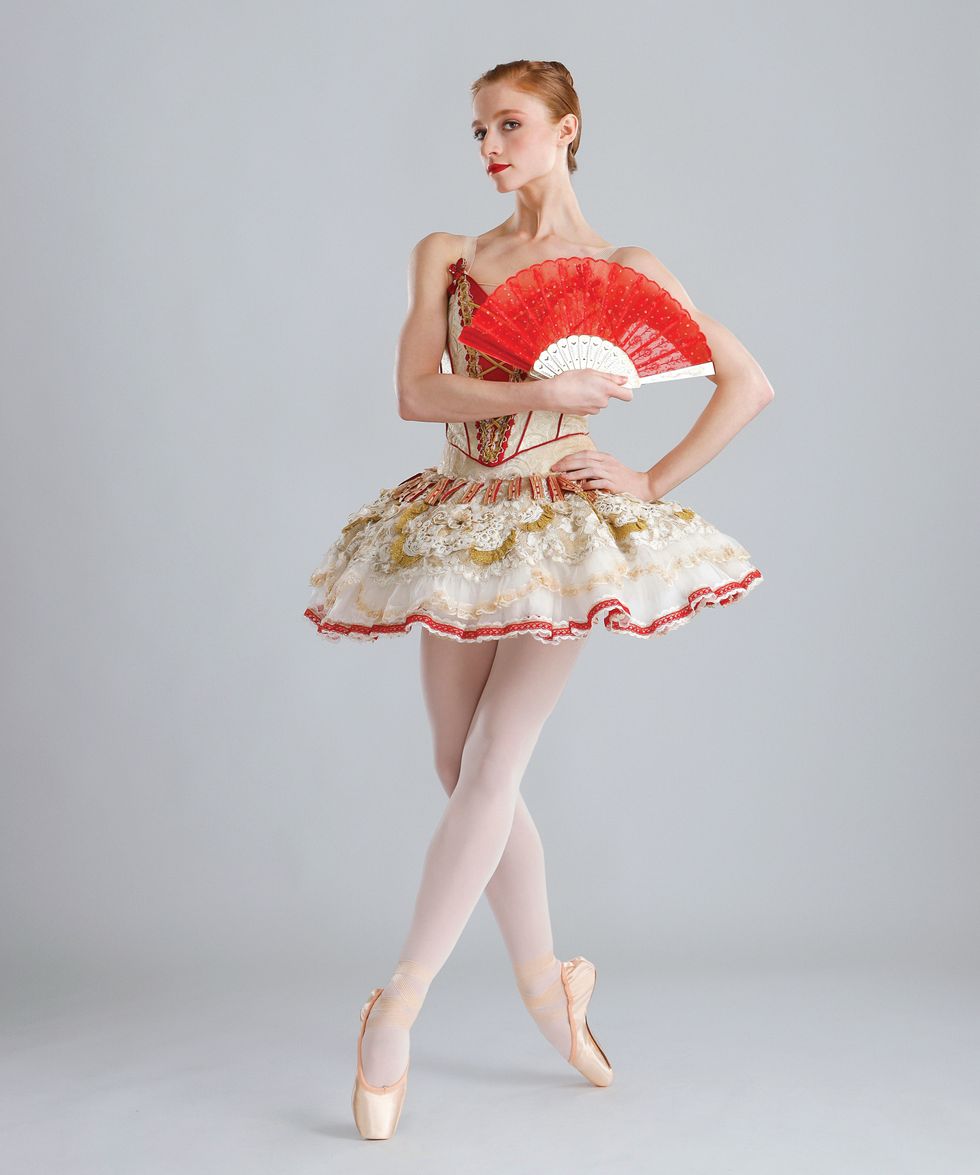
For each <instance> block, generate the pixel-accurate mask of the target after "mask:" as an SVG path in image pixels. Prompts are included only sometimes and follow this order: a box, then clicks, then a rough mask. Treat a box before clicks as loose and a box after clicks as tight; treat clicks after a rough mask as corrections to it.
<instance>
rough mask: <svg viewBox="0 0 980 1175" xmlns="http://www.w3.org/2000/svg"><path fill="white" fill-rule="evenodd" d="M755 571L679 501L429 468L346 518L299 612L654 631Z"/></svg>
mask: <svg viewBox="0 0 980 1175" xmlns="http://www.w3.org/2000/svg"><path fill="white" fill-rule="evenodd" d="M761 582H762V573H761V571H759V570H758V568H756V567H755V566H754V565H753V563H752V561H751V557H750V556H749V553H748V551H746V550H745V548H744V547H743V546H742V545H741V543H739V542H738V541H737V540H736V539H734V538H732V537H731V536H729V535H726V534H723V533H722V532H721V531H719V530H718V529H716V527H714V526H713V525H712V524H711V523H710V522H708V520H707V519H705V518H703V517H702V516H701V515H700V514H698V513H697V511H695V510H693V509H691V508H690V507H688V506H683V505H681V504H680V503H678V502H673V501H668V500H659V501H656V502H646V501H642V500H641V499H639V498H636V497H634V496H633V495H631V494H625V493H608V492H604V491H602V490H588V491H587V492H585V491H583V489H582V487H581V486H580V485H578V483H574V482H572V481H571V480H570V479H568V478H566V477H565V476H563V475H562V474H547V475H545V474H531V475H530V476H515V477H513V478H509V479H493V478H485V479H477V480H467V479H465V478H459V477H453V476H451V475H450V476H447V475H445V474H444V473H443V472H442V470H441V469H440V468H438V467H435V466H432V467H430V468H427V469H424V470H422V471H421V472H419V473H416V474H413V476H412V477H410V478H407V479H406V480H405V481H403V482H401V483H400V484H399V485H398V486H395V487H393V488H390V489H382V490H380V492H379V493H378V495H377V497H375V498H374V499H373V501H370V502H367V503H365V504H364V505H363V506H361V507H360V509H358V510H357V511H355V512H354V513H353V514H351V515H350V516H349V519H348V521H347V524H346V525H345V526H344V528H343V530H342V531H341V533H340V535H339V536H338V537H337V539H336V540H335V541H334V543H333V544H332V545H331V546H330V548H329V550H328V551H327V552H326V554H325V555H324V557H323V559H322V560H321V562H320V565H319V566H318V567H317V568H316V569H315V570H314V571H313V573H312V575H311V576H310V585H311V586H312V588H313V595H312V598H311V599H310V601H309V604H308V606H307V608H306V610H305V613H304V615H305V616H306V617H307V618H308V619H309V620H310V621H312V623H313V624H314V625H315V626H316V630H317V632H319V633H320V634H321V635H322V636H324V637H326V638H327V639H329V640H338V639H340V638H341V637H348V638H352V639H355V640H367V641H374V640H377V639H378V637H380V636H402V635H404V634H405V633H407V632H409V631H410V630H411V629H412V628H413V627H414V626H415V625H422V626H423V627H425V628H427V629H429V630H430V631H432V632H434V633H438V634H439V635H441V636H446V637H449V638H451V639H453V640H457V641H480V640H495V639H498V638H501V637H509V636H517V635H520V634H521V633H526V634H528V635H530V636H532V637H534V638H535V639H536V640H539V641H543V642H546V643H550V642H553V641H556V640H565V639H575V638H582V637H584V636H587V635H588V634H589V632H590V631H591V629H592V628H593V627H596V626H597V625H598V623H599V621H600V619H601V621H602V624H603V625H604V626H605V628H606V629H608V630H609V631H610V632H619V633H628V634H629V635H631V636H637V637H652V636H662V635H663V634H664V633H667V632H669V631H670V630H671V629H674V628H677V627H678V626H680V625H682V624H686V623H687V622H688V621H689V620H690V619H691V617H692V616H694V614H695V613H696V612H698V611H700V610H701V609H703V608H710V607H714V606H715V605H723V604H731V603H734V602H735V601H736V600H740V599H741V598H742V597H743V596H744V595H745V594H746V593H747V592H749V591H750V590H751V589H752V588H753V587H754V586H755V585H756V584H758V583H761Z"/></svg>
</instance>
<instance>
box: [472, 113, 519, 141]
mask: <svg viewBox="0 0 980 1175" xmlns="http://www.w3.org/2000/svg"><path fill="white" fill-rule="evenodd" d="M508 123H511V124H512V125H513V126H520V125H521V124H520V123H519V122H518V121H517V119H516V118H507V119H505V120H504V126H507V124H508ZM485 134H486V131H481V130H476V131H474V132H473V138H474V139H476V140H477V142H479V139H480V136H481V135H485Z"/></svg>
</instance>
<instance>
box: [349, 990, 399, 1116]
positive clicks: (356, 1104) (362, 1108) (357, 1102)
mask: <svg viewBox="0 0 980 1175" xmlns="http://www.w3.org/2000/svg"><path fill="white" fill-rule="evenodd" d="M382 991H384V988H382V987H376V988H374V989H373V991H372V992H371V994H370V996H369V997H368V998H367V999H366V1000H365V1002H364V1006H363V1007H362V1008H361V1030H360V1032H359V1033H358V1037H357V1074H356V1076H355V1077H354V1090H353V1093H352V1094H351V1108H352V1109H353V1111H354V1122H355V1124H356V1126H357V1130H358V1133H359V1134H360V1136H361V1138H391V1136H392V1135H393V1134H394V1133H395V1130H396V1128H397V1126H398V1119H399V1118H400V1117H401V1112H402V1106H403V1105H404V1104H405V1091H406V1089H407V1087H408V1070H409V1065H406V1066H405V1072H404V1073H403V1074H402V1075H401V1077H399V1078H398V1080H397V1081H396V1082H395V1083H394V1084H393V1085H372V1084H371V1083H370V1082H369V1081H367V1080H366V1078H365V1076H364V1067H363V1065H362V1063H361V1041H362V1040H363V1039H364V1029H365V1028H366V1027H367V1018H368V1015H369V1014H370V1012H371V1009H372V1008H373V1007H374V1005H375V1003H376V1002H377V999H378V996H380V995H381V993H382ZM410 1063H411V1062H409V1064H410Z"/></svg>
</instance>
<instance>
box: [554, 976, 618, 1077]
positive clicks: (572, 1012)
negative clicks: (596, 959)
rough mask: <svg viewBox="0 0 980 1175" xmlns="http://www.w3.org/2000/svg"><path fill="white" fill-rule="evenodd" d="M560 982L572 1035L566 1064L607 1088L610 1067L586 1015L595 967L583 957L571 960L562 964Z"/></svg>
mask: <svg viewBox="0 0 980 1175" xmlns="http://www.w3.org/2000/svg"><path fill="white" fill-rule="evenodd" d="M561 981H562V984H563V985H564V988H565V995H566V997H567V1000H568V1026H569V1028H570V1029H571V1035H572V1050H571V1053H570V1054H569V1056H568V1063H569V1064H570V1065H574V1066H575V1068H576V1069H578V1071H579V1072H580V1073H581V1074H582V1076H583V1077H587V1078H588V1079H589V1081H591V1082H592V1084H593V1085H609V1084H610V1082H611V1081H612V1079H613V1069H612V1065H610V1064H609V1058H608V1057H607V1056H606V1054H605V1053H604V1052H603V1051H602V1049H601V1048H600V1047H599V1043H598V1041H597V1040H596V1038H595V1037H594V1036H593V1035H592V1033H591V1031H590V1030H589V1021H588V1018H587V1016H586V1014H585V1013H586V1009H587V1008H588V1006H589V1000H590V999H591V998H592V993H593V992H594V991H595V983H596V969H595V966H594V965H593V964H592V963H590V962H589V960H588V959H586V958H584V957H583V956H582V955H576V956H575V958H574V959H569V960H568V961H567V962H564V963H562V965H561Z"/></svg>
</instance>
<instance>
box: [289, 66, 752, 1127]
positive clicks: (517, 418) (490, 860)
mask: <svg viewBox="0 0 980 1175" xmlns="http://www.w3.org/2000/svg"><path fill="white" fill-rule="evenodd" d="M472 95H473V113H474V119H473V135H474V139H475V141H476V143H477V154H478V158H479V162H480V166H481V168H482V170H483V171H484V173H485V175H486V180H485V182H487V183H491V184H493V185H494V186H495V187H496V189H497V191H499V192H501V193H512V194H513V200H514V211H513V212H512V214H511V215H510V216H509V217H508V218H507V219H506V220H505V221H504V222H503V223H502V224H500V225H499V226H498V227H496V228H494V229H491V230H490V231H489V232H487V233H484V234H483V235H481V236H477V237H459V236H456V235H454V234H451V233H442V232H436V233H431V234H429V235H428V236H427V237H425V238H423V240H421V241H419V243H418V244H417V245H416V246H415V249H414V250H413V252H412V256H411V260H410V267H409V273H410V290H411V297H410V308H409V312H408V317H407V320H406V322H405V325H404V328H403V330H402V333H401V337H400V340H399V346H398V358H397V365H396V382H397V390H398V397H399V405H400V414H401V416H402V417H403V418H404V419H406V420H424V421H433V422H443V423H444V426H445V434H446V443H445V448H444V451H443V454H442V459H441V461H440V463H439V464H438V465H436V466H430V467H428V468H426V469H424V470H422V471H420V472H419V473H416V474H414V475H413V476H412V477H409V478H407V479H406V480H405V481H403V482H401V483H400V484H399V485H398V486H396V487H395V488H394V489H384V490H382V491H381V492H380V493H379V495H378V497H377V498H375V499H374V501H372V502H369V503H367V504H366V505H364V506H362V507H361V508H360V509H359V510H358V511H357V512H356V513H355V514H353V515H351V516H350V520H349V521H348V523H347V525H346V526H345V527H344V529H343V531H342V533H341V535H340V537H339V538H338V539H337V540H336V541H335V542H334V544H333V546H332V547H331V548H330V550H329V551H328V553H327V555H326V556H325V557H324V559H323V561H322V563H321V566H320V567H319V568H317V570H316V571H314V573H313V575H312V576H311V580H310V582H311V585H312V586H313V588H314V593H313V598H312V599H311V601H310V604H309V606H308V607H307V609H306V612H305V615H306V616H307V617H308V618H309V619H310V620H311V621H312V622H313V623H314V624H315V625H316V628H317V631H318V632H320V633H321V634H323V635H324V636H325V637H328V638H330V639H340V638H342V637H350V638H354V639H361V640H368V641H375V640H377V639H378V637H379V636H382V635H389V636H391V635H401V634H404V633H406V632H408V631H410V630H411V629H412V628H413V627H414V626H415V625H416V624H417V625H419V626H420V628H421V633H420V642H421V672H422V686H423V691H424V695H425V701H426V706H427V710H428V714H429V717H430V720H431V724H432V738H433V747H434V758H435V765H436V773H437V775H438V777H439V780H440V781H441V783H442V786H443V787H444V788H445V790H446V791H447V792H448V793H449V801H448V803H447V804H446V808H445V811H444V813H443V816H442V818H441V820H440V822H439V824H438V827H437V828H436V830H435V834H434V836H433V838H432V841H431V844H430V845H429V848H428V852H427V855H426V858H425V866H424V870H423V874H422V879H421V885H420V887H419V890H418V896H417V899H416V902H415V910H414V915H413V918H412V922H411V926H410V927H409V930H408V935H407V937H406V938H405V940H404V942H403V944H402V947H401V950H400V952H399V956H398V961H397V965H396V967H395V970H394V973H393V974H392V976H391V978H390V979H389V981H388V982H387V983H386V984H385V985H384V987H377V988H374V989H373V991H372V992H371V994H370V996H369V998H368V1000H367V1001H366V1002H365V1004H364V1006H363V1007H362V1009H361V1023H360V1033H359V1036H358V1040H357V1073H356V1077H355V1082H354V1092H353V1109H354V1118H355V1122H356V1125H357V1127H358V1130H359V1132H360V1134H361V1136H362V1137H364V1138H389V1137H391V1135H392V1134H393V1133H394V1131H395V1128H396V1126H397V1124H398V1119H399V1117H400V1115H401V1109H402V1105H403V1102H404V1097H405V1091H406V1083H407V1079H408V1058H409V1030H410V1028H411V1027H412V1024H413V1022H414V1020H415V1018H416V1016H417V1015H418V1012H419V1010H420V1008H421V1006H422V1002H423V1000H424V998H425V995H426V993H427V991H428V988H429V985H430V983H431V982H432V979H433V978H434V976H435V975H436V973H437V972H438V971H439V970H440V968H441V967H442V965H443V964H444V963H445V962H446V959H447V958H448V957H449V955H450V953H451V952H452V950H453V947H454V946H455V944H456V942H457V941H458V939H459V937H460V935H461V933H462V931H463V928H464V926H465V925H466V923H467V921H468V919H469V917H470V915H471V913H472V912H473V910H474V908H475V906H476V903H477V901H478V900H479V898H480V895H481V894H482V893H483V892H484V890H486V893H487V897H488V899H489V902H490V906H491V908H492V910H493V913H494V916H495V918H496V921H497V923H498V925H499V927H500V931H501V933H502V935H503V937H504V941H505V943H506V947H507V951H508V953H509V956H510V959H511V961H512V963H513V968H514V975H515V979H516V982H517V986H518V989H519V991H520V993H521V996H522V998H523V1000H524V1002H525V1004H526V1006H527V1008H528V1011H529V1012H530V1014H531V1016H532V1017H533V1018H534V1020H535V1022H536V1023H537V1025H538V1027H539V1028H540V1030H541V1032H542V1033H543V1034H544V1036H545V1037H546V1038H547V1040H548V1041H549V1042H550V1043H551V1044H552V1045H553V1046H554V1047H555V1048H556V1049H557V1050H558V1052H559V1054H560V1055H561V1056H562V1057H564V1058H565V1059H566V1060H568V1061H569V1062H570V1063H571V1064H572V1065H574V1066H575V1068H576V1069H578V1070H579V1071H580V1072H581V1073H582V1074H583V1075H584V1076H585V1077H587V1078H588V1079H589V1080H590V1081H592V1082H593V1083H594V1084H596V1085H608V1084H609V1082H610V1081H611V1080H612V1067H611V1066H610V1064H609V1061H608V1059H607V1058H606V1055H605V1054H604V1053H603V1052H602V1050H601V1049H600V1048H599V1046H598V1044H597V1043H596V1041H595V1038H594V1037H593V1036H592V1034H591V1032H590V1031H589V1027H588V1023H587V1021H586V1017H585V1013H586V1008H587V1005H588V1003H589V999H590V997H591V995H592V990H593V987H594V985H595V975H596V971H595V967H594V966H593V964H592V963H591V962H589V960H587V959H585V958H583V957H582V956H576V957H575V958H574V959H570V960H567V961H562V960H560V959H558V958H557V956H556V955H555V953H554V942H553V936H552V928H551V920H550V916H549V912H548V899H547V891H546V884H545V866H544V856H543V852H542V846H541V840H540V838H539V836H538V832H537V829H536V827H535V824H534V821H533V820H532V818H531V814H530V812H529V811H528V809H527V805H526V804H525V802H524V799H523V797H522V796H521V794H520V784H521V779H522V777H523V775H524V771H525V768H526V767H527V764H528V761H529V759H530V757H531V754H532V752H533V750H534V747H535V744H536V742H537V740H538V736H539V734H540V732H541V729H542V727H543V725H544V722H545V720H546V718H547V717H548V715H549V714H550V713H551V711H552V710H553V709H554V707H555V705H556V703H557V701H558V699H559V697H560V695H561V692H562V689H563V687H564V685H565V683H566V681H567V680H568V677H569V674H570V673H571V671H572V667H573V666H574V664H575V662H576V660H577V658H578V655H579V652H580V650H581V648H582V647H583V642H584V638H585V637H587V636H588V634H589V633H590V631H591V630H592V628H593V627H594V626H595V625H596V624H597V623H598V620H599V619H600V617H601V618H602V621H603V624H604V626H605V627H606V629H607V630H609V631H612V632H618V633H628V634H631V635H634V636H639V637H652V636H660V635H662V634H664V633H666V632H668V631H670V630H672V629H674V628H675V627H677V626H679V625H682V624H685V623H687V621H688V620H690V619H691V617H692V616H693V615H694V613H695V612H696V611H699V610H700V609H702V608H704V607H709V606H714V605H722V604H729V603H732V602H733V601H735V600H738V599H741V598H742V597H743V596H744V595H745V593H746V592H748V591H749V590H750V589H751V588H752V587H754V586H755V585H756V584H757V583H760V582H761V581H762V574H761V572H760V571H759V570H758V569H757V568H756V567H755V566H754V565H753V563H752V561H751V559H750V556H749V553H748V551H746V550H745V549H744V548H743V547H742V546H741V544H739V543H738V542H737V541H736V540H735V539H733V538H731V537H730V536H728V535H726V534H723V533H721V532H720V531H719V530H717V529H716V528H715V527H714V526H713V525H712V524H711V523H710V522H708V521H707V520H706V519H705V518H703V517H701V515H699V514H698V513H696V511H694V510H693V509H691V508H690V507H686V506H682V505H681V504H680V503H678V502H674V501H672V500H669V499H666V498H664V496H663V495H664V494H667V493H669V492H670V491H671V490H672V489H673V488H674V487H675V486H676V485H678V484H679V483H680V482H682V481H684V480H685V478H687V477H690V476H691V474H692V473H695V472H696V471H697V470H698V469H700V468H701V467H702V466H703V465H705V464H706V463H707V462H708V461H710V460H711V458H712V457H714V456H716V454H717V453H718V452H719V451H720V450H721V449H722V448H723V447H724V446H725V445H726V444H727V443H728V441H730V440H731V439H732V437H733V436H734V435H735V434H736V433H737V432H738V431H739V430H740V429H741V428H743V427H744V426H745V425H746V424H747V423H748V422H749V421H750V420H751V419H752V418H753V417H754V416H755V415H756V414H757V413H758V412H759V411H760V410H761V409H762V408H763V407H764V405H766V404H767V403H768V402H769V401H770V400H771V399H772V395H773V392H772V388H771V387H770V385H769V382H768V380H767V379H766V377H765V375H764V374H763V372H762V370H761V369H760V367H759V365H758V364H757V363H756V362H755V360H754V359H753V358H752V356H751V355H750V354H749V353H748V351H747V350H746V349H745V347H743V346H742V344H741V343H740V342H739V341H738V340H737V339H736V338H735V336H734V335H733V334H732V333H731V332H730V331H729V330H727V329H726V328H725V327H724V326H722V325H721V324H720V323H719V322H717V321H715V320H714V319H712V318H710V317H708V315H706V314H704V313H703V312H701V311H699V310H698V309H696V308H695V306H694V304H693V302H692V301H691V299H690V297H689V296H688V294H687V292H686V290H685V289H684V287H683V286H682V285H681V284H680V282H679V281H678V280H677V279H676V278H675V277H674V276H673V274H671V273H669V272H668V271H667V270H666V269H665V268H664V266H663V265H662V264H661V263H660V262H659V261H658V260H657V259H656V257H654V256H653V255H652V254H651V253H649V252H647V250H645V249H642V248H638V247H635V246H624V247H618V248H617V247H616V246H614V245H610V244H608V243H607V242H606V241H605V240H604V239H603V238H602V237H601V236H600V235H599V234H598V233H596V232H595V231H594V230H593V229H592V228H591V227H590V226H589V224H588V223H587V221H586V219H585V217H584V216H583V214H582V211H581V209H580V207H579V204H578V200H577V199H576V196H575V192H574V190H573V188H572V184H571V176H572V173H573V172H574V171H575V170H576V168H577V163H576V158H575V156H576V152H577V150H578V146H579V139H580V134H581V111H580V107H579V101H578V97H577V95H576V93H575V90H574V88H573V85H572V77H571V74H570V73H569V72H568V70H567V69H566V68H565V67H564V66H563V65H562V64H561V63H560V62H556V61H513V62H508V63H506V64H503V65H498V66H496V67H495V68H494V69H492V70H490V71H489V72H487V73H485V74H484V75H482V76H481V77H480V78H478V79H477V81H476V82H475V83H474V84H473V86H472ZM559 257H573V258H579V257H589V258H602V259H605V260H609V261H615V262H618V263H620V264H622V265H624V266H629V267H631V268H633V269H635V270H637V271H638V272H640V273H642V274H645V275H646V276H647V277H649V278H652V279H653V280H654V281H655V282H657V283H658V284H659V285H660V286H662V287H663V288H664V289H666V290H667V291H668V292H669V293H670V294H671V295H673V297H674V298H676V299H677V300H678V301H679V302H680V303H681V304H682V305H683V306H684V307H685V308H686V309H687V310H688V312H689V313H690V314H691V316H692V318H693V319H694V321H695V322H696V323H697V324H698V326H699V327H700V329H701V330H702V331H703V333H704V336H705V339H706V341H707V343H708V345H709V347H710V350H711V357H712V362H713V364H714V370H715V374H714V375H711V376H709V377H708V378H709V379H711V380H712V381H713V382H714V383H715V384H716V385H717V390H716V391H715V393H714V395H713V396H712V398H711V400H710V402H709V403H708V405H707V407H706V408H705V409H704V411H703V412H702V413H701V416H700V417H699V418H698V420H697V422H696V423H695V425H694V427H693V428H692V429H691V431H690V432H689V433H688V435H687V436H686V437H685V438H684V440H683V441H682V442H681V443H680V444H678V445H677V446H675V448H674V449H672V450H671V452H669V453H668V454H667V455H666V456H664V457H662V458H661V459H660V460H659V461H658V462H656V464H654V465H653V466H652V467H651V468H650V469H647V470H635V469H631V468H629V467H628V466H626V465H624V464H623V463H622V462H620V461H619V460H617V458H616V457H614V456H613V455H612V454H611V453H605V452H602V451H600V450H599V449H598V448H597V447H596V445H595V444H594V443H593V441H592V439H591V437H590V436H589V431H588V418H589V417H590V416H593V415H595V414H597V413H598V412H600V411H601V410H602V409H603V408H604V407H606V405H607V404H608V402H609V401H610V400H611V399H619V400H627V401H628V400H631V399H632V392H631V391H630V390H629V389H628V388H624V387H623V386H622V385H623V382H624V380H625V377H621V376H613V375H609V374H602V373H599V372H597V371H594V370H590V369H586V370H578V371H570V372H564V373H562V374H561V375H559V376H556V377H554V378H551V379H541V380H538V379H528V378H527V372H525V371H522V370H519V369H516V368H511V367H507V366H506V365H504V364H501V363H497V362H494V361H492V360H490V359H488V358H487V357H486V356H484V355H482V354H481V353H480V352H478V351H476V350H474V349H472V348H469V347H466V346H465V345H461V344H460V342H459V338H458V336H459V332H460V331H461V330H462V328H463V326H465V325H466V324H468V323H469V321H470V319H471V317H472V315H473V313H474V310H475V309H476V307H478V306H479V305H480V304H481V302H483V301H484V299H486V298H487V297H489V296H490V294H491V293H492V292H493V291H494V290H495V289H496V287H497V286H498V285H501V284H502V283H503V282H505V281H506V280H507V279H508V278H509V277H510V276H512V275H513V274H515V273H516V272H517V271H519V270H522V269H524V268H526V267H528V266H531V265H534V264H537V263H539V262H543V261H546V260H549V259H552V258H559ZM474 275H478V276H474ZM447 320H448V334H447ZM440 356H441V357H442V358H441V360H440ZM512 638H513V639H512Z"/></svg>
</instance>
